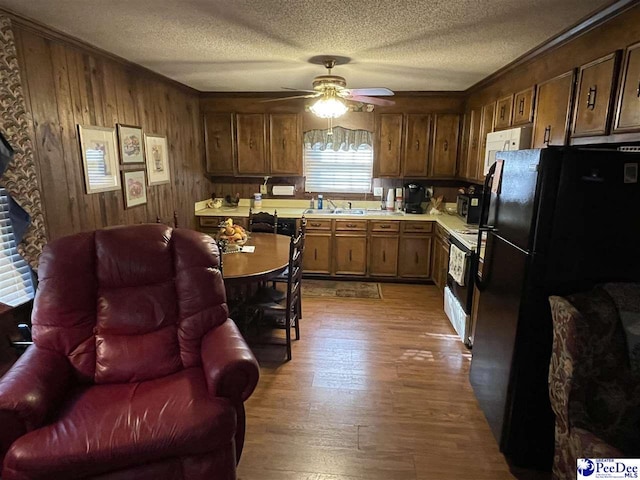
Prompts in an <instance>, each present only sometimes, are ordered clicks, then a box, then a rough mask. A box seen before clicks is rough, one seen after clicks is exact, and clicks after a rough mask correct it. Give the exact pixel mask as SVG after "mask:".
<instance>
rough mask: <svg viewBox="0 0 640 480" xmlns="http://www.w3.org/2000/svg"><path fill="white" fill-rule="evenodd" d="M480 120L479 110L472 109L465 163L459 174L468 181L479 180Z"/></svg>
mask: <svg viewBox="0 0 640 480" xmlns="http://www.w3.org/2000/svg"><path fill="white" fill-rule="evenodd" d="M481 120H482V112H481V110H480V109H472V110H471V111H470V112H469V140H468V143H467V151H466V154H467V162H466V164H465V170H464V171H461V172H459V174H460V176H461V177H464V178H467V179H469V180H476V179H478V178H479V172H478V169H479V165H480V162H479V158H480V144H481V140H480V122H481Z"/></svg>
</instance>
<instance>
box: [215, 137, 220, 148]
mask: <svg viewBox="0 0 640 480" xmlns="http://www.w3.org/2000/svg"><path fill="white" fill-rule="evenodd" d="M216 148H217V149H218V150H219V149H220V137H216Z"/></svg>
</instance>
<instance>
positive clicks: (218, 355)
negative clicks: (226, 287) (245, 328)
mask: <svg viewBox="0 0 640 480" xmlns="http://www.w3.org/2000/svg"><path fill="white" fill-rule="evenodd" d="M202 364H203V369H204V374H205V378H206V380H207V388H208V389H209V394H210V395H212V396H215V397H225V398H229V399H232V400H235V401H243V402H244V401H245V400H246V399H247V398H249V396H250V395H251V394H252V393H253V390H254V389H255V388H256V385H257V384H258V378H259V376H260V368H259V367H258V362H257V361H256V359H255V357H254V356H253V353H252V352H251V350H250V349H249V346H248V345H247V343H246V342H245V340H244V338H243V337H242V334H241V333H240V331H239V330H238V327H236V324H235V323H233V320H231V319H230V318H228V319H227V320H226V322H224V323H223V324H222V325H220V326H219V327H217V328H214V329H213V330H211V331H210V332H209V333H207V334H206V335H205V336H204V338H203V339H202Z"/></svg>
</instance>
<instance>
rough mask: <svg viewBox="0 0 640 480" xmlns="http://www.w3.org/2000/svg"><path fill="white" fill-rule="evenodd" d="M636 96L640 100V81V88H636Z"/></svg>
mask: <svg viewBox="0 0 640 480" xmlns="http://www.w3.org/2000/svg"><path fill="white" fill-rule="evenodd" d="M636 95H637V96H638V98H640V81H638V88H636Z"/></svg>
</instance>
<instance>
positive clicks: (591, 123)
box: [572, 53, 617, 137]
mask: <svg viewBox="0 0 640 480" xmlns="http://www.w3.org/2000/svg"><path fill="white" fill-rule="evenodd" d="M616 61H617V55H616V54H615V53H612V54H611V55H607V56H606V57H602V58H599V59H598V60H595V61H593V62H591V63H588V64H586V65H583V66H582V67H580V70H579V72H578V84H577V87H576V88H577V90H576V104H575V108H574V112H573V133H572V136H574V137H585V136H590V135H606V134H607V133H609V124H610V119H611V111H612V108H611V103H612V102H611V101H612V99H613V91H614V80H615V74H616V65H617V62H616Z"/></svg>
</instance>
